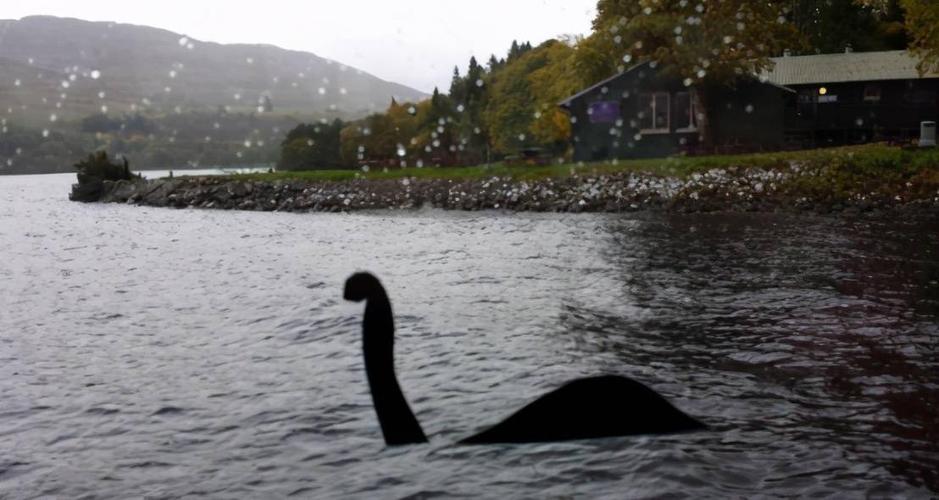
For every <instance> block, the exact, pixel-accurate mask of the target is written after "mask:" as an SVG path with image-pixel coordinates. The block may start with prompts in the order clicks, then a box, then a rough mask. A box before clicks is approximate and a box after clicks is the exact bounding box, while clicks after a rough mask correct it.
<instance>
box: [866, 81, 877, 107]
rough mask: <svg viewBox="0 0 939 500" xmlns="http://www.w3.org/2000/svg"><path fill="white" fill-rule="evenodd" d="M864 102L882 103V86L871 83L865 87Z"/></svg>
mask: <svg viewBox="0 0 939 500" xmlns="http://www.w3.org/2000/svg"><path fill="white" fill-rule="evenodd" d="M864 102H875V103H876V102H880V85H877V84H875V83H871V84H869V85H867V86H866V87H864Z"/></svg>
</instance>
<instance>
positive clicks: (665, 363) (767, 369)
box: [0, 175, 939, 499]
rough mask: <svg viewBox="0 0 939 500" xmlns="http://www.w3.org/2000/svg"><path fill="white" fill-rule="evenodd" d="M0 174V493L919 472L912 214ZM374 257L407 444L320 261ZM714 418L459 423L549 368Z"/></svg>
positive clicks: (936, 447)
mask: <svg viewBox="0 0 939 500" xmlns="http://www.w3.org/2000/svg"><path fill="white" fill-rule="evenodd" d="M72 179H73V176H71V175H65V176H34V177H0V249H2V250H0V251H2V259H0V497H2V498H32V497H39V496H56V497H62V498H77V497H82V496H86V497H87V498H95V497H100V498H128V497H139V496H144V495H146V496H150V497H153V498H162V497H166V498H176V497H182V496H187V495H192V496H196V495H200V496H201V495H205V496H210V497H218V498H269V497H286V496H291V495H292V496H296V497H299V498H346V497H352V498H401V497H409V498H435V497H443V498H451V497H466V498H476V497H484V498H552V497H571V496H573V497H588V498H611V499H619V498H636V497H669V498H672V497H687V498H700V497H722V498H727V497H761V496H763V497H778V496H798V497H804V496H815V497H837V498H858V497H875V498H877V497H890V498H929V497H935V496H936V495H939V472H937V471H939V221H937V220H935V219H930V218H928V217H924V216H920V217H914V218H910V216H907V215H904V216H897V215H891V216H881V217H876V218H863V219H850V218H835V217H820V216H814V215H767V214H764V215H664V214H645V215H596V214H583V215H555V214H509V213H498V212H489V213H456V212H441V211H433V210H426V211H412V212H374V213H365V214H355V215H342V214H329V215H327V214H285V213H251V212H222V211H199V210H180V211H176V210H169V209H155V208H144V207H132V206H123V205H82V204H73V203H70V202H68V201H67V199H66V194H67V192H68V185H69V183H70V182H72ZM361 269H368V270H372V271H374V272H375V273H376V274H378V276H379V277H381V278H382V279H383V281H384V283H385V286H386V287H387V289H388V292H389V295H390V297H391V299H392V302H393V305H394V308H395V313H396V315H397V326H398V337H397V346H396V347H397V370H398V375H399V378H400V380H401V384H402V386H403V388H404V391H405V394H406V395H407V397H408V399H409V400H410V402H411V405H412V407H413V409H414V411H415V413H416V414H417V417H418V418H419V420H420V421H421V423H422V424H423V427H424V430H425V432H426V433H427V434H428V437H429V438H430V440H431V443H430V444H429V445H424V446H411V447H403V448H394V449H390V448H386V447H385V446H384V443H383V440H382V437H381V433H380V430H379V427H378V422H377V419H376V417H375V415H374V412H373V410H372V406H371V400H370V398H369V394H368V388H367V385H366V382H365V373H364V368H363V363H362V357H361V343H360V342H361V340H360V319H361V314H362V308H361V305H359V304H351V303H347V302H344V301H342V299H341V288H342V284H343V281H344V280H345V278H346V277H347V276H348V275H350V274H351V273H352V272H353V271H355V270H361ZM599 373H617V374H622V375H626V376H630V377H633V378H636V379H638V380H640V381H642V382H644V383H646V384H647V385H649V386H651V387H653V388H655V389H656V390H657V391H659V392H660V393H662V394H663V395H665V396H666V397H668V398H669V399H670V400H671V401H672V402H673V403H674V404H675V405H676V406H678V407H679V408H682V409H683V410H685V411H686V412H688V413H690V414H692V415H695V416H697V417H699V418H701V419H702V420H703V421H705V422H706V423H708V424H709V425H710V426H711V430H710V431H707V432H700V433H695V434H686V435H676V436H667V437H625V438H615V439H598V440H592V441H583V442H571V443H563V444H538V445H504V446H478V447H457V446H452V443H453V442H455V441H456V440H458V439H459V438H461V437H465V436H468V435H469V434H471V433H473V432H474V431H477V430H480V429H482V428H484V427H486V426H487V424H488V423H494V422H497V421H498V420H501V419H502V418H503V417H504V416H507V415H508V414H510V413H511V412H512V411H514V410H515V409H517V408H519V407H521V406H522V405H524V404H525V403H526V402H527V401H529V400H530V399H532V398H533V397H535V396H537V395H539V394H540V393H543V392H545V391H547V390H550V389H551V388H554V387H556V386H558V385H560V384H561V383H563V382H564V381H565V380H568V379H571V378H575V377H579V376H585V375H590V374H599Z"/></svg>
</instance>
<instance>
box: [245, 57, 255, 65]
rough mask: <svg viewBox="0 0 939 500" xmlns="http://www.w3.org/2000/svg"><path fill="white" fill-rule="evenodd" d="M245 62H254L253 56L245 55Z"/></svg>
mask: <svg viewBox="0 0 939 500" xmlns="http://www.w3.org/2000/svg"><path fill="white" fill-rule="evenodd" d="M245 62H246V63H248V64H254V58H253V57H246V58H245Z"/></svg>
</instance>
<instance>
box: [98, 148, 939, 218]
mask: <svg viewBox="0 0 939 500" xmlns="http://www.w3.org/2000/svg"><path fill="white" fill-rule="evenodd" d="M343 176H346V177H347V178H343ZM98 201H102V202H114V203H132V204H139V205H150V206H158V207H176V208H190V207H191V208H216V209H237V210H262V211H291V212H305V211H320V212H340V211H353V210H369V209H412V208H420V207H424V206H430V207H436V208H442V209H452V210H487V209H496V210H516V211H539V212H626V211H636V210H647V209H656V210H668V211H676V212H714V211H776V210H805V211H817V212H832V211H835V212H840V211H857V212H861V211H868V210H874V209H887V208H895V207H913V208H918V209H924V210H930V211H939V153H937V151H934V150H933V151H907V150H901V149H898V148H889V147H886V146H861V147H853V148H838V149H830V150H817V151H811V152H793V153H779V154H761V155H750V156H739V157H699V158H677V159H667V160H643V161H634V162H629V161H626V162H623V161H621V162H614V163H605V164H588V165H582V166H570V165H567V166H551V167H497V168H481V167H475V168H474V169H465V170H460V169H456V170H453V169H446V168H441V169H423V171H418V170H415V169H410V170H407V169H405V170H397V171H392V172H377V173H375V174H373V175H368V174H359V173H354V172H346V173H344V174H342V175H336V174H335V173H333V174H327V173H322V174H317V173H304V172H300V173H296V174H292V173H287V174H283V173H275V174H254V175H235V176H225V177H177V178H167V179H156V180H151V181H145V180H138V179H133V180H118V181H104V187H103V189H102V195H101V197H100V198H99V200H98Z"/></svg>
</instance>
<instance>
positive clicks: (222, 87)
mask: <svg viewBox="0 0 939 500" xmlns="http://www.w3.org/2000/svg"><path fill="white" fill-rule="evenodd" d="M0 75H3V77H2V78H0V106H3V107H4V108H11V107H12V108H13V109H14V112H13V114H14V115H15V114H17V111H16V110H17V108H19V111H20V112H23V115H24V116H23V118H30V117H35V116H36V115H39V116H42V117H43V118H45V117H47V116H48V115H49V114H51V113H57V114H58V115H59V118H62V117H80V116H85V115H87V114H89V113H94V112H99V111H100V110H101V106H107V108H106V109H108V110H110V111H113V112H130V111H135V110H138V109H143V110H149V111H150V112H153V113H157V114H159V113H169V112H174V111H178V109H177V108H179V109H181V110H183V111H194V110H204V109H209V110H213V111H214V110H216V109H217V108H219V107H225V106H228V110H229V111H230V112H239V111H253V110H255V109H258V106H259V105H260V106H263V105H265V104H266V99H270V105H271V106H270V107H269V108H268V109H271V110H272V111H274V112H278V113H303V114H313V113H329V112H331V113H333V114H336V115H337V116H361V115H363V114H365V113H367V112H368V111H370V110H380V109H384V108H385V107H386V106H387V103H388V102H389V101H390V100H391V98H392V97H397V98H398V100H417V99H422V98H424V97H426V95H425V94H423V93H422V92H420V91H417V90H415V89H412V88H408V87H406V86H403V85H399V84H396V83H392V82H387V81H384V80H381V79H379V78H377V77H375V76H373V75H370V74H368V73H365V72H363V71H361V70H358V69H355V68H351V67H348V66H345V65H343V64H342V63H339V62H336V61H331V60H328V59H324V58H322V57H319V56H317V55H315V54H311V53H307V52H298V51H292V50H285V49H281V48H278V47H274V46H270V45H237V44H236V45H223V44H218V43H212V42H203V41H200V40H197V39H195V38H191V37H188V36H186V35H183V34H179V33H173V32H170V31H166V30H162V29H156V28H150V27H146V26H135V25H129V24H118V23H110V22H88V21H81V20H78V19H65V18H57V17H49V16H34V17H26V18H23V19H21V20H18V21H0ZM63 96H64V97H63ZM102 96H103V97H102ZM56 103H61V107H56ZM24 106H25V107H26V108H25V109H24V108H23V107H24ZM53 108H56V109H57V110H58V111H54V110H53ZM262 110H263V109H262ZM47 111H48V113H46V112H47Z"/></svg>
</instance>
